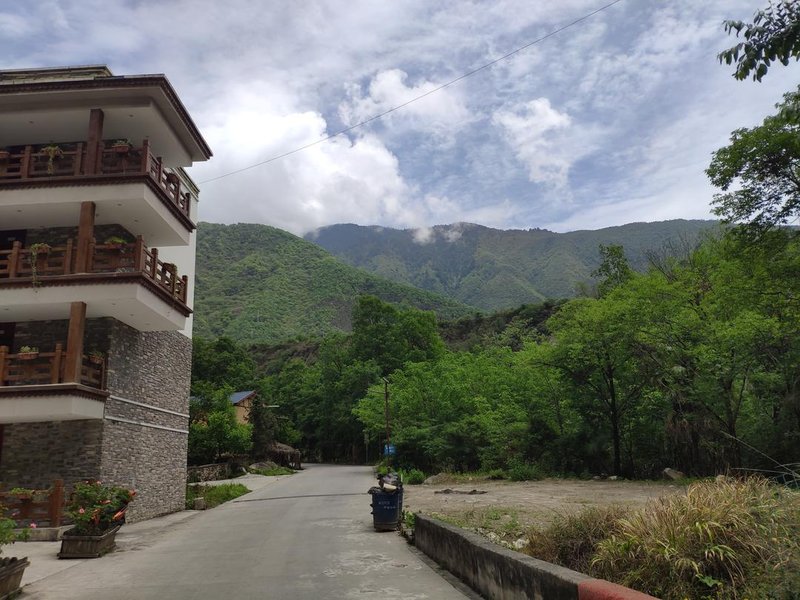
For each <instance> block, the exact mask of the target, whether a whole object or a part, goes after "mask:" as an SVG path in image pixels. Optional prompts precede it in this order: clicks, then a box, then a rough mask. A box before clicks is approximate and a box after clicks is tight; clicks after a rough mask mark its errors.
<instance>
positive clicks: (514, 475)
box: [506, 461, 544, 481]
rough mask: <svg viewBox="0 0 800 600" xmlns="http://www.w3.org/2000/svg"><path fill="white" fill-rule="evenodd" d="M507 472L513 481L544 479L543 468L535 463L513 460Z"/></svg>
mask: <svg viewBox="0 0 800 600" xmlns="http://www.w3.org/2000/svg"><path fill="white" fill-rule="evenodd" d="M506 474H507V475H508V478H509V479H510V480H511V481H538V480H540V479H544V473H543V472H542V469H541V468H540V467H539V465H537V464H534V463H524V462H517V461H515V462H512V463H510V464H509V465H508V469H506Z"/></svg>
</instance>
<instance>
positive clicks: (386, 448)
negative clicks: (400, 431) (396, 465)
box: [383, 444, 397, 456]
mask: <svg viewBox="0 0 800 600" xmlns="http://www.w3.org/2000/svg"><path fill="white" fill-rule="evenodd" d="M395 454H397V450H396V448H395V447H394V444H384V445H383V455H384V456H393V455H395Z"/></svg>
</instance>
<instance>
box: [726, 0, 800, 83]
mask: <svg viewBox="0 0 800 600" xmlns="http://www.w3.org/2000/svg"><path fill="white" fill-rule="evenodd" d="M725 31H726V32H728V33H731V32H733V31H735V32H736V37H739V35H740V34H742V31H744V33H743V34H742V37H743V38H744V41H742V42H739V43H738V44H736V45H735V46H732V47H731V48H728V49H727V50H724V51H722V52H720V53H719V55H718V58H719V61H720V62H724V63H725V64H728V65H730V64H733V63H735V64H736V70H735V71H734V73H733V76H734V77H736V79H739V80H742V79H747V77H748V76H749V75H750V74H751V73H752V75H753V79H754V80H755V81H761V78H762V77H764V75H766V74H767V71H768V70H769V67H770V65H771V64H772V63H773V62H774V61H780V62H781V63H782V64H784V65H788V64H789V61H790V59H792V58H794V59H795V60H798V59H800V3H798V2H796V0H783V1H781V2H777V3H775V4H773V3H772V2H770V4H769V6H768V7H767V8H766V9H765V10H759V11H758V12H756V14H755V15H754V16H753V22H752V23H744V22H743V21H733V20H731V21H725Z"/></svg>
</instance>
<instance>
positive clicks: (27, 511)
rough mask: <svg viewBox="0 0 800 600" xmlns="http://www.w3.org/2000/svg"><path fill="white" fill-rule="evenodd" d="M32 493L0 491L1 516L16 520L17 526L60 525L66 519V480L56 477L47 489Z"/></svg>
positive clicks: (32, 491)
mask: <svg viewBox="0 0 800 600" xmlns="http://www.w3.org/2000/svg"><path fill="white" fill-rule="evenodd" d="M30 492H31V493H30V495H29V496H28V495H25V494H19V493H15V494H12V493H10V492H0V507H1V508H2V512H0V516H5V517H9V518H11V519H13V520H14V521H16V524H17V527H28V526H29V525H30V524H31V523H36V525H37V527H60V526H61V522H62V521H63V520H64V510H65V508H66V495H65V494H64V481H63V480H62V479H56V480H55V481H54V482H53V485H52V487H50V489H47V490H30Z"/></svg>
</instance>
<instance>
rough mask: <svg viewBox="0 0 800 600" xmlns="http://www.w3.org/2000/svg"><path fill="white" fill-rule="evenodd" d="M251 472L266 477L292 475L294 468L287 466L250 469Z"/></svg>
mask: <svg viewBox="0 0 800 600" xmlns="http://www.w3.org/2000/svg"><path fill="white" fill-rule="evenodd" d="M250 472H251V473H255V474H256V475H264V476H266V477H277V476H279V475H294V470H292V469H289V468H287V467H275V468H274V469H250Z"/></svg>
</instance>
